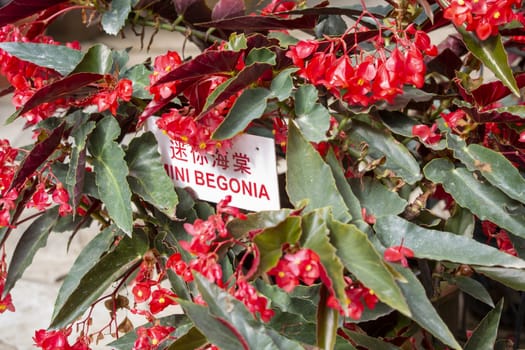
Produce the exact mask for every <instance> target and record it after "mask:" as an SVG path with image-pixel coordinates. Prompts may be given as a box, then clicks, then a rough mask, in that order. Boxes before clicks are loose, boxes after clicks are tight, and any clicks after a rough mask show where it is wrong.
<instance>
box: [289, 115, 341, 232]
mask: <svg viewBox="0 0 525 350" xmlns="http://www.w3.org/2000/svg"><path fill="white" fill-rule="evenodd" d="M286 162H287V164H288V169H287V172H286V191H287V193H288V196H289V197H290V201H291V202H292V203H293V204H294V205H295V206H299V204H300V203H301V201H303V200H304V199H307V200H308V203H307V204H306V207H305V212H308V211H311V210H314V209H317V208H324V207H331V208H332V210H333V213H334V217H335V218H336V219H337V220H339V221H342V222H348V221H350V219H351V216H350V214H349V213H348V208H347V207H346V204H345V202H344V200H343V197H342V196H341V194H340V193H339V191H338V190H337V186H336V183H335V179H334V176H333V175H332V171H331V170H330V167H329V166H328V165H327V164H326V163H325V162H324V161H323V159H322V158H321V156H320V155H319V153H318V152H317V151H316V150H315V149H314V148H313V147H312V145H311V144H310V143H309V142H308V141H307V140H306V139H305V137H304V136H303V135H302V134H301V132H300V131H299V129H298V128H297V127H296V126H295V125H294V124H293V123H290V125H289V131H288V147H287V151H286Z"/></svg>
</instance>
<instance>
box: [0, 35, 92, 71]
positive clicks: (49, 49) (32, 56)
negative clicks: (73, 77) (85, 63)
mask: <svg viewBox="0 0 525 350" xmlns="http://www.w3.org/2000/svg"><path fill="white" fill-rule="evenodd" d="M0 49H2V50H4V51H6V52H7V53H9V54H10V55H13V56H15V57H17V58H19V59H21V60H23V61H28V62H31V63H34V64H36V65H37V66H40V67H46V68H51V69H54V70H56V71H57V72H59V73H60V74H62V75H64V76H65V75H68V74H69V73H70V72H71V71H72V70H73V69H75V67H76V66H77V64H78V63H79V62H80V61H81V60H82V52H81V51H79V50H75V49H71V48H69V47H66V46H62V45H52V44H39V43H19V42H4V43H0Z"/></svg>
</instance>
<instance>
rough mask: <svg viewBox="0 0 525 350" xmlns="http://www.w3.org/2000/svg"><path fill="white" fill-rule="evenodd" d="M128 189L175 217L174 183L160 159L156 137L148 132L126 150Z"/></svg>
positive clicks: (136, 139) (175, 196)
mask: <svg viewBox="0 0 525 350" xmlns="http://www.w3.org/2000/svg"><path fill="white" fill-rule="evenodd" d="M125 159H126V162H127V163H128V167H129V176H128V181H129V185H130V188H131V190H132V191H133V192H134V193H136V194H138V195H139V196H141V197H142V198H143V199H144V200H145V201H147V202H149V203H151V204H153V205H154V206H155V207H157V208H158V209H159V210H161V211H162V212H164V213H165V214H166V215H168V216H175V207H176V206H177V203H178V199H177V194H176V193H175V188H174V186H173V182H172V181H171V179H170V178H169V176H168V174H167V173H166V170H165V169H164V166H163V164H162V162H161V159H160V154H159V151H158V145H157V140H156V139H155V136H154V135H153V134H152V133H151V132H147V133H144V134H142V135H141V136H139V137H136V138H134V139H133V140H132V141H131V142H130V144H129V147H128V150H127V152H126V157H125Z"/></svg>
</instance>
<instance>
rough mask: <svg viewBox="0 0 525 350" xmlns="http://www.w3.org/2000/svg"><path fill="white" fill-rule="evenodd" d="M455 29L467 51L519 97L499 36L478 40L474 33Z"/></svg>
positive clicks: (459, 28)
mask: <svg viewBox="0 0 525 350" xmlns="http://www.w3.org/2000/svg"><path fill="white" fill-rule="evenodd" d="M456 28H457V30H458V32H459V33H460V34H461V36H462V37H463V42H464V43H465V45H466V46H467V49H468V50H469V51H470V52H472V54H473V55H474V56H476V58H477V59H479V60H480V61H481V62H482V63H483V64H484V65H485V66H487V68H488V69H490V70H491V71H492V73H494V75H495V76H496V77H497V78H498V79H499V80H501V82H502V83H503V84H505V86H507V87H508V88H509V89H510V91H512V93H513V94H514V95H516V96H520V91H519V88H518V84H517V83H516V79H515V78H514V75H513V73H512V69H511V68H510V66H509V61H508V57H507V52H506V51H505V47H504V46H503V43H502V41H501V36H500V35H499V34H498V35H494V36H491V37H489V38H487V39H485V40H480V39H479V38H478V37H477V35H476V33H474V32H468V31H466V30H465V29H464V28H463V27H456Z"/></svg>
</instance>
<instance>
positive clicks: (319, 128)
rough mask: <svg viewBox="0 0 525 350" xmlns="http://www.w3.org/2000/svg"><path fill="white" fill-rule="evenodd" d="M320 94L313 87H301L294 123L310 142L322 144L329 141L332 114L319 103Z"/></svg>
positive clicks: (297, 94)
mask: <svg viewBox="0 0 525 350" xmlns="http://www.w3.org/2000/svg"><path fill="white" fill-rule="evenodd" d="M318 95H319V92H318V91H317V89H316V88H315V86H313V85H301V86H300V87H299V89H297V91H296V92H295V115H296V118H295V119H294V121H295V122H296V123H297V125H298V126H299V129H301V132H302V133H303V135H304V136H305V137H306V139H307V140H308V141H312V142H320V141H324V140H326V139H327V136H326V132H327V131H328V129H329V128H330V114H329V113H328V110H327V109H326V108H325V107H324V106H323V105H321V104H319V103H317V102H316V101H317V98H318Z"/></svg>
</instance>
